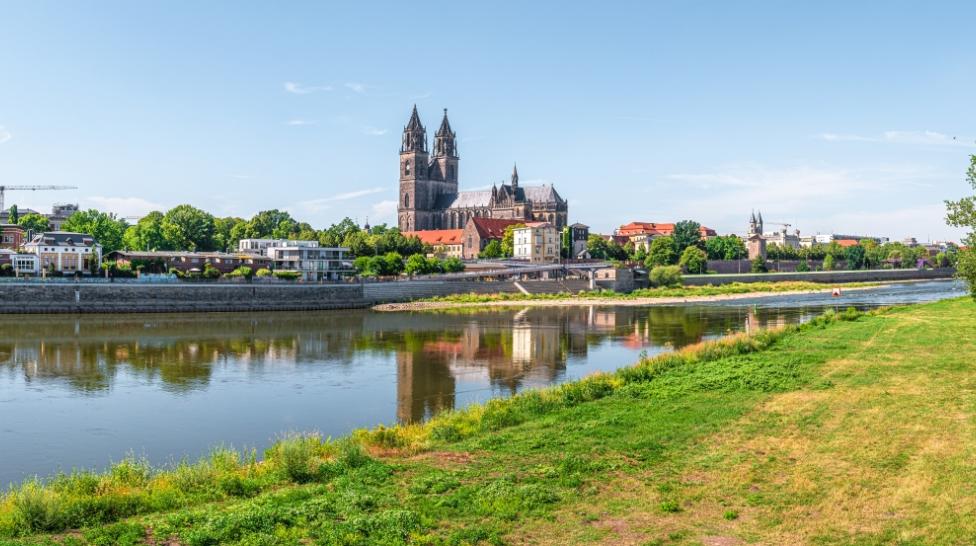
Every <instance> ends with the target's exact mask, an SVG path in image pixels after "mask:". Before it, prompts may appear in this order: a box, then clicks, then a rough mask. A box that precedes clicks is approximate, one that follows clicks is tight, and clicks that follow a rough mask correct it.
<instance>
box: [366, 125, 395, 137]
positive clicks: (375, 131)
mask: <svg viewBox="0 0 976 546" xmlns="http://www.w3.org/2000/svg"><path fill="white" fill-rule="evenodd" d="M388 132H389V131H388V130H386V129H380V128H378V127H373V126H371V125H366V126H364V127H363V134H364V135H369V136H383V135H385V134H386V133H388Z"/></svg>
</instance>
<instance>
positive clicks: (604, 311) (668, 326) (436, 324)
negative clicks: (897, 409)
mask: <svg viewBox="0 0 976 546" xmlns="http://www.w3.org/2000/svg"><path fill="white" fill-rule="evenodd" d="M796 317H797V310H795V309H794V310H789V309H787V310H783V311H772V310H755V309H752V308H745V307H724V308H718V307H645V308H639V307H614V308H599V307H553V308H541V307H540V308H525V309H522V310H517V311H512V310H494V311H483V312H482V311H479V312H474V313H471V312H438V313H416V314H410V315H403V314H393V313H372V312H368V311H353V312H342V313H335V312H323V313H313V314H306V315H303V316H301V317H295V316H291V315H288V314H284V313H282V314H264V315H253V316H252V315H240V314H221V315H131V316H123V317H102V316H97V315H96V316H86V317H81V318H75V317H70V318H68V317H16V318H12V317H4V318H0V381H2V380H3V377H2V376H4V375H7V376H8V379H9V378H10V377H12V376H17V375H19V376H21V377H22V379H23V381H24V382H25V383H27V384H31V385H36V386H44V385H45V384H51V383H57V384H60V385H65V386H67V387H68V388H69V389H70V390H71V391H72V392H74V393H76V394H79V395H82V396H108V395H109V393H110V391H111V389H112V387H113V384H114V383H115V382H116V381H117V380H118V378H119V376H120V374H127V376H133V377H135V378H136V379H137V380H139V381H142V382H145V383H150V384H152V385H155V386H156V388H158V389H160V390H163V391H167V392H171V393H174V394H180V393H183V392H192V391H199V390H204V391H207V390H209V389H218V388H219V389H225V388H233V385H214V384H213V382H214V381H213V377H214V373H215V370H216V369H219V368H221V367H225V366H231V367H234V368H236V369H243V370H244V371H255V372H257V371H260V372H262V373H263V374H276V373H278V372H280V374H283V375H284V374H287V370H288V369H290V368H297V367H308V366H325V367H328V368H329V369H330V370H331V369H335V371H336V374H337V375H338V376H342V377H348V376H349V375H350V374H352V375H353V376H354V375H355V374H356V373H357V366H359V365H360V361H361V360H362V359H363V358H369V359H376V358H381V359H387V361H389V362H391V363H393V362H395V366H396V370H395V381H396V419H397V420H398V421H400V422H414V421H418V420H422V419H426V418H428V417H430V416H431V415H433V414H435V413H437V412H439V411H442V410H445V409H451V408H454V407H455V406H456V405H457V403H458V395H459V393H461V392H464V391H466V390H474V391H477V390H487V391H489V392H490V393H491V394H492V395H507V394H512V393H515V392H518V391H520V390H522V389H524V388H531V387H541V386H545V385H548V384H552V383H556V382H559V381H562V380H564V379H565V378H566V375H567V373H566V372H567V365H569V363H571V362H573V361H574V360H575V361H583V360H585V357H586V355H587V353H588V352H589V351H590V350H591V349H592V348H593V347H596V346H601V345H604V344H608V343H612V344H616V345H618V346H620V347H622V348H626V349H633V350H634V351H639V350H642V349H645V350H649V351H651V352H655V351H659V350H667V349H670V348H678V347H682V346H685V345H688V344H691V343H697V342H699V341H702V340H704V339H707V338H712V337H717V336H721V335H724V334H726V333H729V332H734V331H742V330H752V329H754V328H765V327H770V326H776V325H782V324H786V323H787V322H792V321H795V320H796ZM631 360H633V358H631ZM628 363H629V362H628V361H623V362H619V363H617V364H619V365H626V364H628ZM354 409H355V408H350V411H354Z"/></svg>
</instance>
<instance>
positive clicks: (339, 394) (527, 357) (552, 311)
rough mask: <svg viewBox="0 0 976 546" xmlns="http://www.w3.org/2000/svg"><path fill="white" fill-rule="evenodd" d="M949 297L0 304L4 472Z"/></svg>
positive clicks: (238, 436) (392, 407) (275, 430)
mask: <svg viewBox="0 0 976 546" xmlns="http://www.w3.org/2000/svg"><path fill="white" fill-rule="evenodd" d="M960 295H963V289H962V286H961V285H959V284H958V283H953V282H948V281H946V282H925V283H915V284H901V285H894V286H890V287H885V288H880V289H872V290H867V291H858V292H849V293H847V294H845V295H844V296H843V297H841V298H830V297H829V296H826V297H825V296H822V295H811V296H799V297H797V296H791V297H776V298H763V299H756V300H752V301H744V300H740V301H736V302H734V303H722V304H718V303H713V304H708V305H686V306H674V307H574V308H541V307H540V308H524V309H509V310H500V309H492V310H486V311H478V312H471V311H470V310H465V312H451V311H445V312H427V313H374V312H370V311H324V312H317V313H264V314H172V315H123V316H101V315H88V316H6V317H0V487H6V486H7V485H8V484H11V483H15V482H19V481H21V480H23V479H25V478H26V477H28V476H31V475H34V474H39V475H41V476H49V475H52V474H53V473H55V472H57V471H58V470H70V469H72V468H102V467H104V466H105V465H106V464H107V463H108V462H110V461H113V460H119V459H121V458H122V457H124V456H125V455H126V454H127V453H134V454H136V455H139V456H145V457H148V458H149V459H150V460H151V461H153V462H154V463H156V464H165V463H168V462H173V461H176V460H179V459H180V458H182V457H189V458H196V457H198V456H200V455H202V454H204V453H206V452H207V450H208V449H209V448H210V447H211V446H214V445H217V444H224V445H232V446H235V447H256V448H259V449H261V448H263V447H265V446H267V445H268V444H269V443H270V442H271V441H273V440H274V438H275V437H276V436H277V435H278V434H280V433H282V432H286V431H311V430H315V431H319V432H321V433H323V434H324V435H331V436H338V435H342V434H345V433H347V432H349V431H350V430H352V429H354V428H357V427H365V426H372V425H376V424H378V423H395V422H407V421H418V420H422V419H425V418H427V417H429V416H430V415H432V414H434V413H436V412H438V411H441V410H444V409H448V408H457V407H462V406H465V405H467V404H470V403H472V402H477V401H481V400H485V399H488V398H491V397H498V396H508V395H510V394H513V393H516V392H519V391H521V390H523V389H527V388H533V387H541V386H545V385H549V384H553V383H558V382H561V381H566V380H571V379H575V378H578V377H581V376H584V375H587V374H590V373H592V372H595V371H597V370H612V369H614V368H617V367H620V366H623V365H628V364H631V363H633V362H634V361H635V360H636V359H637V355H638V353H640V352H641V351H647V352H648V353H650V354H654V353H658V352H661V351H667V350H671V349H673V348H675V347H681V346H684V345H687V344H690V343H696V342H699V341H702V340H704V339H710V338H716V337H720V336H723V335H725V334H727V333H729V332H738V331H743V330H750V329H753V328H760V327H767V326H775V325H781V324H787V323H793V322H798V321H802V320H805V319H807V318H809V317H811V316H813V315H815V314H818V313H820V312H822V310H823V309H824V308H826V307H834V306H838V307H847V306H851V305H853V306H857V307H861V308H864V307H871V306H877V305H889V304H895V303H908V302H918V301H929V300H934V299H940V298H946V297H955V296H960Z"/></svg>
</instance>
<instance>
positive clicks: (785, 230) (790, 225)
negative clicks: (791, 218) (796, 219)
mask: <svg viewBox="0 0 976 546" xmlns="http://www.w3.org/2000/svg"><path fill="white" fill-rule="evenodd" d="M766 223H767V224H773V225H774V226H783V233H786V232H787V231H789V230H790V228H791V227H792V226H793V224H787V223H786V222H766Z"/></svg>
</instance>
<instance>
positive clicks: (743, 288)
mask: <svg viewBox="0 0 976 546" xmlns="http://www.w3.org/2000/svg"><path fill="white" fill-rule="evenodd" d="M884 284H890V283H883V282H852V283H843V284H838V285H830V284H824V283H815V282H807V281H782V282H758V283H738V282H737V283H730V284H724V285H718V286H677V287H660V288H642V289H639V290H634V291H633V292H614V291H612V290H593V291H588V292H578V293H575V294H573V293H570V292H559V293H554V294H521V293H496V294H474V293H468V294H450V295H447V296H434V297H431V298H425V299H419V300H415V301H410V302H403V303H382V304H379V305H375V306H373V309H374V310H376V311H423V310H427V309H451V308H461V307H483V306H507V305H535V306H563V305H633V306H639V305H667V304H672V303H684V302H704V301H717V300H726V299H741V298H749V297H761V296H774V295H786V294H811V293H817V292H831V291H832V290H833V288H834V287H835V286H836V287H839V288H842V289H844V290H858V289H864V288H872V287H876V286H881V285H884Z"/></svg>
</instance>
